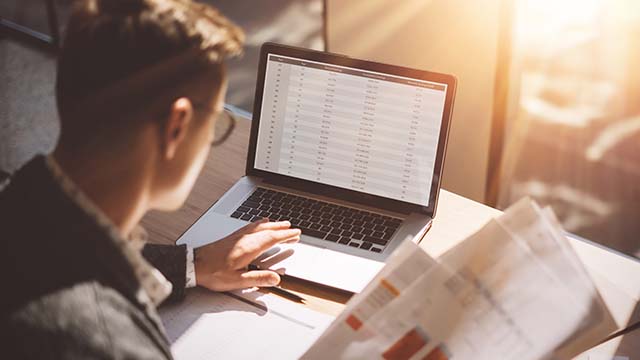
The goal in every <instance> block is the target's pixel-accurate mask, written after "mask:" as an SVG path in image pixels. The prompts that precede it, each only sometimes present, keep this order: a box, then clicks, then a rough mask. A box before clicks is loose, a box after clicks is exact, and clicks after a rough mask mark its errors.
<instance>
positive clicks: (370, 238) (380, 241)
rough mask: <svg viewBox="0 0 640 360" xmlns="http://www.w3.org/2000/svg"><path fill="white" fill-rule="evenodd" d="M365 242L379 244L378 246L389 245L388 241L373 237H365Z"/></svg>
mask: <svg viewBox="0 0 640 360" xmlns="http://www.w3.org/2000/svg"><path fill="white" fill-rule="evenodd" d="M364 241H368V242H370V243H374V244H378V245H382V246H385V245H387V240H384V239H380V238H377V237H373V236H365V237H364Z"/></svg>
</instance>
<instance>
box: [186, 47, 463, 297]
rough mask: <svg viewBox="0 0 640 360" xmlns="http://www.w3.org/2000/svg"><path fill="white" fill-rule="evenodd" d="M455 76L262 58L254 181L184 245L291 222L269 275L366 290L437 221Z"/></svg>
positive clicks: (230, 196) (234, 192)
mask: <svg viewBox="0 0 640 360" xmlns="http://www.w3.org/2000/svg"><path fill="white" fill-rule="evenodd" d="M455 87H456V79H455V78H454V77H453V76H451V75H445V74H438V73H432V72H427V71H420V70H414V69H408V68H403V67H398V66H392V65H385V64H380V63H374V62H370V61H364V60H356V59H352V58H347V57H344V56H341V55H334V54H330V53H326V52H318V51H313V50H307V49H300V48H293V47H288V46H282V45H277V44H271V43H268V44H265V45H263V46H262V49H261V56H260V66H259V71H258V81H257V87H256V97H255V105H254V112H253V123H252V129H251V139H250V142H249V154H248V159H247V175H246V176H244V177H243V178H241V179H240V180H239V181H238V182H236V183H235V184H234V185H233V187H232V188H231V189H229V190H228V191H227V192H226V193H225V194H224V195H223V196H222V197H221V198H220V199H219V200H218V201H217V202H216V203H215V204H214V205H213V206H212V207H211V208H209V209H208V210H207V211H206V212H205V213H204V214H203V215H202V216H201V217H200V218H199V219H198V220H197V221H196V222H195V223H194V224H193V225H192V226H191V227H190V228H189V229H188V230H187V231H186V232H185V233H184V234H183V235H182V236H181V237H180V238H179V239H178V241H177V243H178V244H188V245H190V246H192V247H198V246H202V245H205V244H208V243H211V242H213V241H215V240H217V239H221V238H223V237H225V236H227V235H228V234H230V233H231V232H233V231H235V230H237V229H239V228H241V227H242V226H245V225H247V224H248V223H249V222H251V221H255V220H257V219H260V218H263V217H267V218H269V219H270V220H289V221H291V222H292V224H293V226H294V227H299V228H301V229H302V237H301V241H300V243H297V244H293V245H280V246H277V247H276V248H274V249H271V250H270V251H268V252H267V253H265V254H263V256H261V258H260V259H259V260H258V261H259V265H260V266H261V267H263V268H271V269H281V270H284V271H285V273H286V275H288V276H292V277H296V278H300V279H304V280H308V281H312V282H315V283H318V284H322V285H326V286H330V287H334V288H338V289H342V290H346V291H351V292H359V291H360V290H362V289H363V288H364V286H365V285H366V284H367V283H368V282H369V281H370V280H371V278H373V276H375V274H376V273H377V272H378V271H379V270H380V269H381V268H382V266H383V265H384V261H385V259H386V258H387V257H388V256H389V254H391V253H392V252H393V250H394V249H395V248H396V247H397V246H399V245H400V243H401V242H402V241H409V240H410V239H412V240H413V241H419V240H420V239H421V238H422V236H423V235H424V233H425V232H426V231H427V230H428V228H429V227H430V225H431V222H432V220H433V217H434V215H435V209H436V204H437V198H438V192H439V189H440V177H441V173H442V168H443V163H444V154H445V149H446V142H447V136H448V132H449V126H450V118H451V112H452V107H453V99H454V95H455Z"/></svg>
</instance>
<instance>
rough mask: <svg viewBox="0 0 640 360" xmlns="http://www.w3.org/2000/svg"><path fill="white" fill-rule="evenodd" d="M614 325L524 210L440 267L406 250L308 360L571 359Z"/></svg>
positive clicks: (567, 250) (553, 231)
mask: <svg viewBox="0 0 640 360" xmlns="http://www.w3.org/2000/svg"><path fill="white" fill-rule="evenodd" d="M614 325H615V324H614V323H613V321H611V317H610V316H609V313H608V310H607V309H606V306H605V305H604V303H603V302H602V301H601V299H600V297H599V296H598V294H597V290H596V289H595V286H593V283H592V280H591V279H590V278H589V277H588V275H587V273H586V271H584V268H583V267H582V265H581V264H580V262H579V260H578V258H577V256H576V255H575V254H574V253H573V252H572V249H571V247H570V246H568V244H567V243H566V239H565V238H564V235H563V232H562V229H560V228H559V226H558V225H557V223H556V222H555V221H554V218H553V217H552V216H551V215H550V214H549V213H548V211H543V210H541V209H539V208H538V207H537V205H535V204H533V203H532V202H530V201H529V200H525V201H524V202H521V203H518V204H517V205H516V206H514V207H513V208H511V209H509V210H507V211H506V212H505V214H504V215H502V216H500V217H499V218H497V219H495V220H491V221H489V222H488V223H487V224H486V225H485V226H484V227H483V228H482V229H480V230H479V231H478V232H476V233H475V234H473V235H471V236H469V237H468V238H467V239H466V240H465V241H464V242H462V243H461V244H460V245H458V246H456V247H454V248H453V249H451V250H450V251H449V252H447V253H445V254H444V255H442V256H441V257H440V258H439V259H438V260H437V261H435V260H434V259H432V258H430V257H429V255H428V254H426V253H425V252H424V251H423V250H422V249H420V248H418V247H417V246H416V245H414V244H411V243H410V242H406V243H405V244H403V245H402V246H401V247H400V248H399V249H398V250H397V253H396V254H394V255H393V256H392V257H391V259H390V260H389V262H388V264H387V265H386V266H385V268H384V269H383V270H382V271H381V272H380V274H378V275H377V276H376V277H375V279H374V280H373V281H372V282H371V283H370V284H369V285H368V286H367V287H366V289H365V290H364V291H363V292H362V293H361V294H360V295H358V296H356V297H354V298H353V299H352V300H351V301H350V303H349V304H348V306H347V308H346V309H345V311H344V312H343V313H342V314H341V315H340V316H339V317H338V318H337V319H336V320H335V321H334V322H333V323H332V324H331V326H330V327H329V328H328V329H327V330H326V331H325V333H324V334H323V335H322V336H321V337H320V339H318V341H317V342H316V343H315V344H314V345H313V346H312V347H311V348H310V349H309V350H308V351H307V352H306V353H305V355H304V356H303V357H304V358H306V359H326V358H331V359H356V358H369V359H379V358H383V359H425V360H432V359H438V360H440V359H450V358H457V359H518V360H521V359H540V358H567V357H570V356H574V355H576V354H578V353H579V352H580V351H583V350H585V349H586V348H587V347H588V346H591V345H594V344H595V342H596V341H597V340H600V339H603V338H604V337H605V336H606V335H607V334H608V333H609V332H611V331H612V330H614V329H615V326H614Z"/></svg>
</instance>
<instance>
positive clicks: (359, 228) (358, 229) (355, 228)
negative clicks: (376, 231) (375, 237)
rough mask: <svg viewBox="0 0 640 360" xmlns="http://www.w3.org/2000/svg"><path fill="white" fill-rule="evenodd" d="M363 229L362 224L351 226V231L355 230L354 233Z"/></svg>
mask: <svg viewBox="0 0 640 360" xmlns="http://www.w3.org/2000/svg"><path fill="white" fill-rule="evenodd" d="M362 230H364V228H363V227H362V226H354V227H352V228H351V231H353V232H354V233H359V232H361V231H362Z"/></svg>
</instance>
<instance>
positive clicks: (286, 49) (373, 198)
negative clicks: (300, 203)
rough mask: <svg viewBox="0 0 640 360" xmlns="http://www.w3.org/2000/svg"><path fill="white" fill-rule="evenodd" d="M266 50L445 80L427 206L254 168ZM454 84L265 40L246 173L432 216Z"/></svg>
mask: <svg viewBox="0 0 640 360" xmlns="http://www.w3.org/2000/svg"><path fill="white" fill-rule="evenodd" d="M269 54H273V55H283V56H290V57H295V58H301V59H306V60H311V61H318V62H324V63H329V64H333V65H340V66H347V67H353V68H357V69H363V70H370V71H376V72H380V73H386V74H391V75H398V76H404V77H408V78H413V79H417V80H426V81H431V82H437V83H441V84H447V94H446V98H445V105H444V111H443V113H442V125H441V127H440V135H439V139H438V150H437V152H436V161H435V166H434V173H433V179H432V182H431V191H430V193H429V194H430V195H429V201H428V206H422V205H418V204H413V203H409V202H404V201H400V200H394V199H389V198H385V197H382V196H377V195H370V194H365V193H362V192H359V191H355V190H349V189H344V188H340V187H337V186H332V185H326V184H321V183H318V182H314V181H311V180H303V179H299V178H294V177H290V176H287V175H281V174H276V173H273V172H269V171H265V170H260V169H256V168H255V156H256V147H257V143H258V141H257V140H258V129H259V125H260V117H261V113H260V112H261V109H262V97H263V92H264V81H265V72H266V67H267V57H268V55H269ZM456 85H457V79H456V78H455V76H453V75H447V74H440V73H434V72H429V71H423V70H416V69H410V68H406V67H401V66H395V65H387V64H381V63H376V62H372V61H367V60H358V59H353V58H350V57H346V56H343V55H338V54H332V53H327V52H322V51H315V50H309V49H304V48H297V47H292V46H286V45H280V44H275V43H265V44H263V45H262V47H261V49H260V62H259V66H258V78H257V83H256V95H255V100H254V105H253V121H252V123H251V137H250V141H249V152H248V154H247V164H246V174H247V175H249V176H257V177H261V178H263V179H264V180H265V181H266V182H269V183H273V184H275V185H281V186H287V187H293V188H296V189H299V190H302V191H307V192H310V193H313V194H318V195H325V196H331V197H334V198H340V199H343V200H347V201H350V202H355V203H359V204H364V205H368V206H372V207H376V208H380V209H387V210H391V211H398V212H402V213H411V212H419V213H423V214H426V215H428V216H431V217H432V218H433V217H434V216H435V210H436V207H437V203H438V195H439V192H440V183H441V178H442V170H443V167H444V159H445V150H446V145H447V140H448V136H449V129H450V127H451V114H452V111H453V102H454V96H455V91H456Z"/></svg>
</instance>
